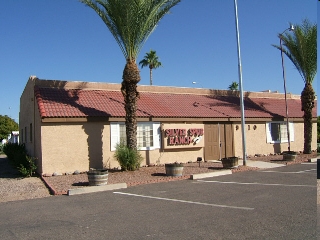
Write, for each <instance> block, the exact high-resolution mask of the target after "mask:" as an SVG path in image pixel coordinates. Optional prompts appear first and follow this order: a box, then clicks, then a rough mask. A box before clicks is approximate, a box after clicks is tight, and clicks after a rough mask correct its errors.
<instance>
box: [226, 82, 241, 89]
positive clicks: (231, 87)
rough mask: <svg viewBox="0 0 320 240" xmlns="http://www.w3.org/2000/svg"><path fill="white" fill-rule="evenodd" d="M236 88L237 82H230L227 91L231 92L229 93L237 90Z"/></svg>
mask: <svg viewBox="0 0 320 240" xmlns="http://www.w3.org/2000/svg"><path fill="white" fill-rule="evenodd" d="M238 87H239V84H238V83H237V82H232V83H231V84H230V85H229V87H228V89H229V90H231V91H235V90H238Z"/></svg>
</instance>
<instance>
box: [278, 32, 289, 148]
mask: <svg viewBox="0 0 320 240" xmlns="http://www.w3.org/2000/svg"><path fill="white" fill-rule="evenodd" d="M287 30H289V28H288V29H286V30H285V31H287ZM285 31H284V32H285ZM284 32H283V33H284ZM283 33H282V34H283ZM282 34H280V35H279V38H280V48H281V62H282V76H283V87H284V100H285V103H286V118H287V138H288V151H290V131H289V118H288V102H287V87H286V74H285V69H284V59H283V49H282V38H281V37H282ZM280 136H281V135H280Z"/></svg>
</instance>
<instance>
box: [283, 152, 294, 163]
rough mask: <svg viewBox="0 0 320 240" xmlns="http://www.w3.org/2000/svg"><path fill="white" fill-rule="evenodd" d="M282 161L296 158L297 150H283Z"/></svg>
mask: <svg viewBox="0 0 320 240" xmlns="http://www.w3.org/2000/svg"><path fill="white" fill-rule="evenodd" d="M282 156H283V161H294V160H296V158H297V152H294V151H284V152H283V153H282Z"/></svg>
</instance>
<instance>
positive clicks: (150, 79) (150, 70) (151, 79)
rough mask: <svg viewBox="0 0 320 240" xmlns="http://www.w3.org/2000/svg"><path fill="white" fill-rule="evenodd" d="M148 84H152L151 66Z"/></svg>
mask: <svg viewBox="0 0 320 240" xmlns="http://www.w3.org/2000/svg"><path fill="white" fill-rule="evenodd" d="M150 85H152V67H150Z"/></svg>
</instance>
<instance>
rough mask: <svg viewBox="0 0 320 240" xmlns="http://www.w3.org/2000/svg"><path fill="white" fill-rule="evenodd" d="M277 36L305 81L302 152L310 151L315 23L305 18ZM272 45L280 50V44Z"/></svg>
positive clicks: (315, 40)
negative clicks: (299, 23) (292, 29)
mask: <svg viewBox="0 0 320 240" xmlns="http://www.w3.org/2000/svg"><path fill="white" fill-rule="evenodd" d="M278 36H279V38H281V39H282V41H283V46H284V47H283V52H284V53H285V54H286V55H287V57H288V58H289V59H290V60H291V61H292V63H293V64H294V65H295V67H296V68H297V70H298V71H299V73H300V75H301V77H302V79H303V81H304V83H305V85H304V89H303V90H302V92H301V110H302V111H303V112H304V115H303V119H304V149H303V153H311V140H312V109H313V108H314V100H315V92H314V90H313V87H312V82H313V80H314V77H315V75H316V73H317V24H316V23H314V24H312V23H310V22H309V20H307V19H305V20H304V21H303V22H302V24H301V25H296V26H295V29H294V31H292V32H287V33H286V34H285V35H282V34H279V35H278ZM273 46H274V47H276V48H278V49H279V50H280V51H281V46H277V45H273Z"/></svg>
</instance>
